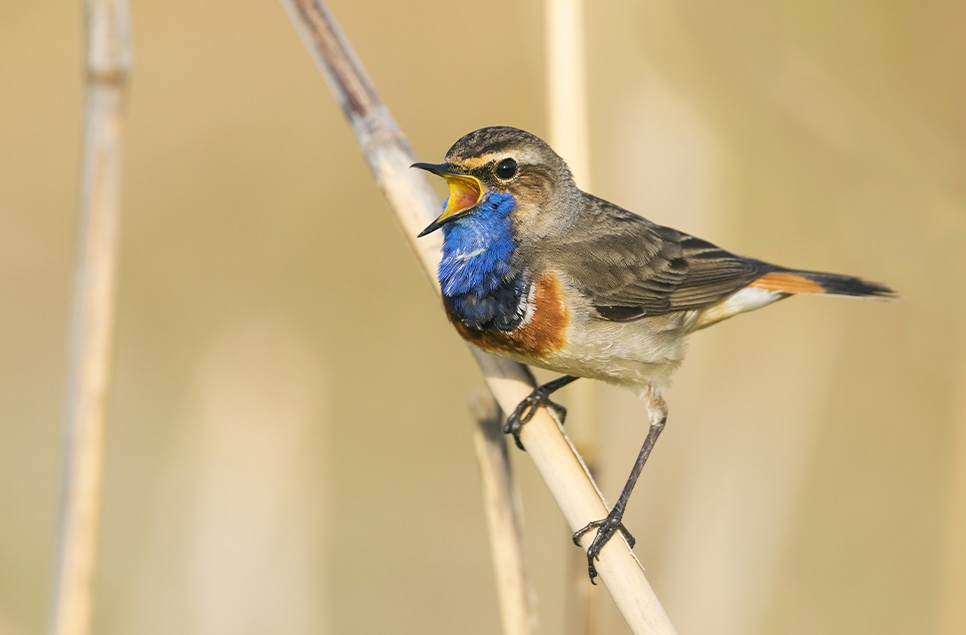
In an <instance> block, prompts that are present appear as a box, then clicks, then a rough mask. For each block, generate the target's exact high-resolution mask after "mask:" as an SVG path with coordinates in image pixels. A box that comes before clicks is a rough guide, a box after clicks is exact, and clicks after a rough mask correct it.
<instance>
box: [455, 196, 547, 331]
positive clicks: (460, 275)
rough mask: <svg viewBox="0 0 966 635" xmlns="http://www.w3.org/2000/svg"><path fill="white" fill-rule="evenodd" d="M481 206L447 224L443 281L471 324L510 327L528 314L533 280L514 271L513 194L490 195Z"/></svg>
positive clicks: (487, 327) (463, 318)
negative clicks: (511, 214)
mask: <svg viewBox="0 0 966 635" xmlns="http://www.w3.org/2000/svg"><path fill="white" fill-rule="evenodd" d="M479 205H480V207H479V208H478V209H475V210H473V211H472V212H470V213H469V214H466V215H465V216H464V217H462V218H459V219H457V220H455V221H453V222H452V223H449V224H448V225H444V226H443V259H442V260H441V261H440V263H439V286H440V289H441V290H442V292H443V298H444V299H445V301H446V305H447V307H448V308H449V310H450V311H451V312H452V314H453V315H454V317H456V318H457V319H459V320H460V321H462V322H463V323H464V324H466V325H467V326H469V327H472V328H476V329H479V330H485V331H509V330H513V329H514V328H516V327H517V326H518V325H519V323H520V321H521V320H522V319H523V314H522V313H521V310H522V309H521V305H523V306H524V309H525V304H526V294H527V293H528V291H529V284H528V283H527V282H526V281H525V280H524V277H523V275H522V273H521V272H514V271H512V270H511V258H512V256H513V252H514V250H515V249H516V247H517V241H516V239H515V238H514V235H513V221H512V219H511V218H510V213H511V212H512V211H513V210H514V209H516V200H515V199H514V198H513V196H511V195H510V194H499V193H490V194H487V195H486V197H485V198H484V199H483V201H481V202H480V204H479Z"/></svg>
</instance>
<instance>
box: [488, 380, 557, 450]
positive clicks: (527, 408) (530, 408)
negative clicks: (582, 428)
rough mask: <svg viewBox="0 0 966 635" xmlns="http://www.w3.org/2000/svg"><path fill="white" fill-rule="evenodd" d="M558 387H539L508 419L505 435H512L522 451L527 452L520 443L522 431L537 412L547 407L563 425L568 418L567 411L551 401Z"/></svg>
mask: <svg viewBox="0 0 966 635" xmlns="http://www.w3.org/2000/svg"><path fill="white" fill-rule="evenodd" d="M551 383H554V382H551ZM548 386H549V387H548ZM558 387H559V386H550V384H544V385H543V386H537V387H536V388H534V389H533V392H531V393H530V394H529V395H528V396H527V398H526V399H524V400H523V401H521V402H520V403H519V404H518V405H517V407H516V409H514V411H513V413H512V414H511V415H510V416H509V417H507V419H506V423H505V424H504V425H503V433H504V434H512V435H513V440H514V441H515V442H516V444H517V447H518V448H520V449H521V450H525V449H526V448H524V447H523V443H521V442H520V430H522V429H523V426H524V424H525V423H527V422H528V421H530V419H533V415H535V414H537V410H539V409H540V408H543V407H546V408H550V409H551V410H553V412H554V414H556V415H557V419H559V420H560V423H561V425H563V422H564V419H566V418H567V409H566V408H564V407H563V406H561V405H560V404H558V403H556V402H554V401H550V394H551V393H552V392H553V391H554V390H556V389H557V388H558Z"/></svg>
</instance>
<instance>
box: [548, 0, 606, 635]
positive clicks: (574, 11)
mask: <svg viewBox="0 0 966 635" xmlns="http://www.w3.org/2000/svg"><path fill="white" fill-rule="evenodd" d="M543 9H544V43H545V46H544V58H545V65H546V74H547V124H548V126H547V127H548V129H549V133H550V134H549V137H550V145H552V146H553V147H554V148H555V149H556V150H557V152H559V153H560V155H561V156H564V157H567V165H568V166H569V167H570V171H571V172H572V173H573V175H574V179H575V180H576V181H577V184H578V185H580V187H581V188H582V189H584V190H588V191H589V190H590V189H592V188H591V184H590V150H589V146H590V144H589V138H590V134H589V120H588V115H587V110H588V108H587V55H586V49H585V47H584V20H583V9H584V7H583V1H582V0H544V4H543ZM566 390H567V391H568V392H569V398H568V400H567V406H568V412H569V413H570V417H569V418H568V419H567V434H568V435H569V436H570V439H571V440H572V441H573V444H574V447H575V448H576V449H577V452H578V453H580V456H581V457H583V459H584V463H586V464H587V469H588V470H590V473H591V476H593V477H595V478H596V477H597V455H598V443H597V418H596V412H595V411H596V391H595V384H594V382H592V381H579V382H577V383H575V384H573V385H572V386H570V387H568V388H567V389H566ZM567 568H568V572H569V575H570V578H571V583H570V584H569V585H568V586H567V594H568V602H567V605H568V608H569V612H570V616H569V619H567V620H566V622H567V628H568V632H569V633H571V634H572V635H592V634H593V633H596V632H598V629H599V622H598V619H599V618H598V614H599V612H600V595H599V594H597V593H593V591H592V589H591V588H590V587H588V585H587V584H586V577H587V558H586V557H584V555H583V554H581V553H578V552H571V554H570V557H569V561H568V567H567Z"/></svg>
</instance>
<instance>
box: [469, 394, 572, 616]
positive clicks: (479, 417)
mask: <svg viewBox="0 0 966 635" xmlns="http://www.w3.org/2000/svg"><path fill="white" fill-rule="evenodd" d="M470 412H471V413H472V414H473V419H474V421H475V423H476V425H475V426H474V427H473V445H474V446H475V448H476V460H477V463H478V464H479V466H480V478H481V480H482V481H483V508H484V511H485V512H486V521H487V526H488V528H489V533H490V551H491V553H492V555H493V568H494V571H495V573H496V592H497V597H498V598H499V600H500V613H501V615H502V617H503V632H504V634H505V635H529V634H530V633H533V632H534V631H535V629H536V618H535V615H534V612H533V605H532V604H533V603H532V602H531V594H530V587H529V585H528V584H527V577H526V570H525V567H524V558H523V535H522V531H521V525H522V522H521V513H520V494H519V491H518V490H517V487H516V482H515V481H514V480H513V472H512V471H511V470H510V457H509V456H508V454H507V445H506V435H505V434H503V418H504V417H503V411H502V410H501V409H500V405H499V404H498V403H497V402H496V400H495V399H493V395H491V394H490V392H489V391H488V390H483V389H480V390H476V391H474V392H473V394H471V395H470ZM584 562H586V558H585V559H584ZM586 586H590V585H586Z"/></svg>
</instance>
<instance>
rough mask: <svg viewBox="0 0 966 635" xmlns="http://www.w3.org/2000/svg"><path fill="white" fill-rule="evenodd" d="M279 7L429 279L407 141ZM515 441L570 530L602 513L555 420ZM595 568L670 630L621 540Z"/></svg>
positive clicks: (326, 33) (303, 25) (349, 64)
mask: <svg viewBox="0 0 966 635" xmlns="http://www.w3.org/2000/svg"><path fill="white" fill-rule="evenodd" d="M281 3H282V5H283V7H284V8H285V10H286V11H287V12H288V14H289V17H290V18H291V19H292V22H293V24H294V26H295V28H296V30H297V31H298V33H299V35H300V37H301V38H302V41H303V42H304V43H305V45H306V47H307V48H308V50H309V53H310V54H311V55H312V58H313V59H314V60H315V62H316V65H317V66H318V67H319V69H320V71H321V72H322V74H323V76H324V77H325V78H326V80H327V81H328V83H329V86H330V88H331V89H332V91H333V93H334V94H335V95H336V97H337V99H338V100H339V103H340V105H341V106H342V110H343V112H344V114H345V115H346V118H347V119H348V121H349V125H350V126H351V128H352V130H353V132H354V133H355V136H356V139H357V141H358V143H359V146H360V148H361V149H362V153H363V156H364V157H365V160H366V162H367V163H368V165H369V169H370V170H371V171H372V174H373V176H374V177H375V180H376V183H377V185H378V186H379V187H380V188H381V190H382V192H383V194H384V195H385V197H386V199H387V201H388V202H389V206H390V208H391V210H392V211H393V213H394V215H395V217H396V220H397V221H398V223H399V224H400V226H401V228H402V230H403V235H405V236H406V238H407V240H409V244H410V246H411V247H412V248H413V250H414V252H415V254H416V257H417V259H418V260H419V262H420V264H421V265H422V266H423V269H424V270H425V272H426V274H427V275H428V276H429V277H430V278H433V277H434V272H435V271H436V267H437V264H438V262H439V258H440V255H439V253H440V252H439V248H440V241H439V239H438V238H436V239H421V240H419V241H418V242H417V240H416V234H417V233H418V232H419V231H420V230H421V229H422V228H423V227H424V226H425V225H426V224H427V223H428V222H429V221H430V220H432V218H433V217H434V215H435V214H434V212H435V211H436V210H437V207H438V205H437V201H436V197H435V195H434V194H433V191H432V189H431V188H430V187H429V184H428V182H427V181H426V179H425V177H423V176H422V175H417V174H414V173H413V172H412V171H411V170H410V169H409V166H410V165H411V164H412V163H413V161H415V157H414V156H413V152H412V149H411V148H410V146H409V143H408V142H407V141H406V139H405V137H404V136H403V134H402V131H401V130H400V129H399V126H398V125H397V124H396V122H395V121H394V120H393V118H392V116H391V115H390V114H389V111H388V109H387V108H386V106H385V105H384V104H383V103H382V101H380V99H379V97H378V95H377V94H376V91H375V88H374V87H373V85H372V83H371V82H370V81H369V78H368V77H367V76H366V74H365V71H364V70H363V69H362V66H361V64H360V63H359V61H358V60H357V59H356V57H355V54H354V53H353V52H352V50H351V49H350V47H349V44H348V42H347V41H346V39H345V37H344V36H343V35H342V33H341V31H340V30H339V28H338V26H337V25H336V23H335V20H334V19H333V17H332V15H331V14H330V13H329V11H328V9H327V8H326V7H325V6H324V4H323V3H322V2H321V1H320V0H281ZM433 286H434V288H436V285H435V284H434V285H433ZM437 291H438V288H437ZM470 352H471V353H472V354H473V356H474V358H475V359H476V362H477V364H479V366H480V370H481V371H482V373H483V375H484V377H485V378H486V382H487V386H488V387H489V389H490V391H491V392H492V393H493V396H494V397H496V400H497V401H498V402H499V404H500V407H501V408H503V410H504V411H507V412H510V411H512V410H513V409H514V408H515V407H516V405H517V404H518V403H519V402H520V401H521V400H522V399H524V398H525V397H526V396H527V395H528V394H529V393H530V391H531V390H532V388H533V383H532V382H533V379H532V376H531V375H530V373H529V371H528V370H527V369H526V367H524V366H522V365H520V364H517V363H515V362H511V361H508V360H506V359H502V358H499V357H495V356H493V355H488V354H486V353H483V352H482V351H480V350H479V349H476V348H473V347H470ZM521 438H522V440H523V443H524V444H525V445H526V447H527V456H528V457H529V458H530V460H532V461H533V463H534V466H535V467H536V468H537V471H538V472H539V473H540V475H541V477H542V478H543V479H544V482H545V483H546V484H547V486H548V488H549V489H550V492H551V494H552V495H553V497H554V499H555V500H556V502H557V504H558V505H559V507H560V510H561V511H562V512H563V514H564V517H565V518H566V519H567V523H568V524H569V526H570V527H571V528H572V529H573V530H577V529H579V528H581V527H583V526H584V525H586V524H587V523H588V522H590V521H592V520H596V519H599V518H603V517H604V516H605V515H606V514H607V509H606V507H605V505H604V502H603V499H602V498H601V495H600V492H599V491H598V490H597V487H596V486H595V485H594V483H593V481H592V480H591V478H590V476H589V474H588V473H587V470H586V468H585V467H584V464H583V463H582V462H581V460H580V458H579V457H578V456H577V455H576V453H575V452H574V449H573V447H572V446H571V445H570V442H569V441H568V439H567V437H566V436H565V435H564V434H563V432H562V430H561V428H560V426H559V424H558V423H557V421H556V420H555V419H553V418H552V417H551V416H550V415H549V414H548V413H547V412H546V410H545V409H544V410H541V411H540V412H538V413H537V416H535V417H534V418H533V419H532V420H531V421H530V422H529V423H528V424H527V425H526V426H524V428H523V430H522V433H521ZM592 534H593V532H588V534H587V535H585V536H584V539H583V540H584V543H585V544H589V542H590V540H591V539H592ZM597 570H598V572H599V573H600V577H601V579H602V580H603V581H604V584H605V585H606V587H607V589H608V591H610V593H611V595H612V596H613V598H614V601H615V603H616V604H617V607H618V609H619V610H620V611H621V613H622V614H623V615H624V618H625V619H626V620H627V623H628V625H629V626H630V628H631V630H632V631H633V632H634V633H638V634H643V633H652V634H654V633H661V634H667V633H674V632H675V631H674V627H673V626H672V625H671V622H670V620H669V619H668V617H667V614H666V613H665V612H664V609H663V607H661V604H660V602H659V601H658V599H657V597H656V596H655V595H654V591H653V590H652V589H651V587H650V585H649V584H648V582H647V579H646V578H645V577H644V570H643V569H642V568H641V565H640V563H639V562H638V561H637V559H636V558H635V557H634V554H633V553H632V552H631V550H630V549H629V548H628V546H627V543H626V542H624V541H623V539H614V540H611V541H610V542H609V543H608V544H607V545H606V546H605V547H604V549H603V550H602V551H601V554H600V562H599V563H598V565H597Z"/></svg>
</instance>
